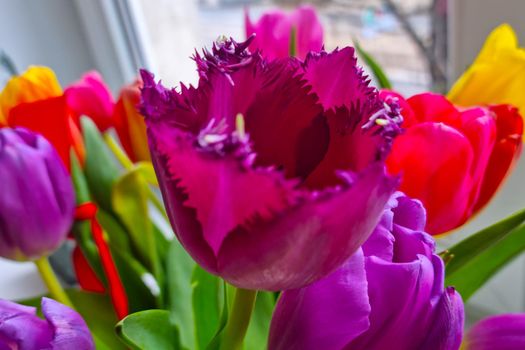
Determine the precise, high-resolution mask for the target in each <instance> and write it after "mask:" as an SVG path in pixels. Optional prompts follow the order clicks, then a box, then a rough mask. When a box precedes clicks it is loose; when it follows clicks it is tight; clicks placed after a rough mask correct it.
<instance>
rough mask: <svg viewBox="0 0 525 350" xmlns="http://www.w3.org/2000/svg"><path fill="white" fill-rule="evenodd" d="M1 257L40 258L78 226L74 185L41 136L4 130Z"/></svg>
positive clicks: (1, 143)
mask: <svg viewBox="0 0 525 350" xmlns="http://www.w3.org/2000/svg"><path fill="white" fill-rule="evenodd" d="M0 178H1V179H2V182H3V186H4V187H3V188H5V190H4V191H3V193H0V256H3V257H6V258H9V259H15V260H23V259H36V258H39V257H41V256H43V255H48V254H50V253H52V252H53V251H54V250H55V249H57V248H58V247H59V246H60V244H62V242H63V241H64V240H65V238H66V236H67V234H68V233H69V228H70V227H71V224H72V222H73V214H74V205H75V197H74V192H73V185H72V183H71V179H70V177H69V175H68V173H67V170H66V168H65V167H64V165H63V164H62V161H61V160H60V158H59V156H58V154H57V153H56V151H55V150H54V149H53V147H52V146H51V144H50V143H49V142H48V141H47V140H46V139H44V138H43V137H42V136H40V135H37V134H34V133H31V132H29V131H27V130H25V129H14V130H13V129H8V128H4V129H1V130H0Z"/></svg>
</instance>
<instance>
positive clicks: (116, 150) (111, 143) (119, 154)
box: [104, 133, 133, 170]
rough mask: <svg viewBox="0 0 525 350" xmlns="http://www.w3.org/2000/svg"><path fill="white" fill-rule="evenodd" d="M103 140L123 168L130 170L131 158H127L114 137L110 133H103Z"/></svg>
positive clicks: (131, 165) (131, 166)
mask: <svg viewBox="0 0 525 350" xmlns="http://www.w3.org/2000/svg"><path fill="white" fill-rule="evenodd" d="M104 141H105V142H106V145H108V147H109V149H110V150H111V152H113V154H114V155H115V157H116V158H117V160H118V161H119V162H120V164H122V166H123V167H124V169H126V170H130V169H131V168H133V162H132V161H131V159H129V157H128V156H127V155H126V153H124V151H123V150H122V148H120V146H119V145H118V144H117V141H115V139H114V138H113V137H111V135H110V134H108V133H105V134H104Z"/></svg>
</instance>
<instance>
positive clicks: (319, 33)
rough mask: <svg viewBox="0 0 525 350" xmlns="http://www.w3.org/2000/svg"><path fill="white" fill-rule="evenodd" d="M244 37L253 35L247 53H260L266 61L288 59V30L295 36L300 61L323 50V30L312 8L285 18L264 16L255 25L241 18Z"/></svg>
mask: <svg viewBox="0 0 525 350" xmlns="http://www.w3.org/2000/svg"><path fill="white" fill-rule="evenodd" d="M245 26H246V37H247V38H248V37H250V36H251V35H252V34H254V33H255V35H256V37H255V40H253V42H252V43H251V45H250V49H251V50H255V49H259V50H261V52H262V54H263V56H265V57H266V58H268V59H274V58H282V57H288V56H290V39H291V33H292V30H294V31H295V35H296V49H297V53H296V55H297V57H298V58H300V59H304V58H305V57H306V55H307V54H308V52H310V51H319V50H321V48H322V46H323V26H322V25H321V22H320V21H319V18H318V17H317V13H316V12H315V9H314V8H313V7H312V6H308V5H305V6H300V7H299V8H297V9H296V10H295V11H294V12H292V13H290V14H286V13H285V12H283V11H279V10H275V11H270V12H267V13H265V14H264V15H263V16H262V17H261V18H260V19H259V20H258V21H257V22H256V23H253V22H252V21H251V19H250V16H249V14H248V11H246V15H245Z"/></svg>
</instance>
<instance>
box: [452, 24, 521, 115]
mask: <svg viewBox="0 0 525 350" xmlns="http://www.w3.org/2000/svg"><path fill="white" fill-rule="evenodd" d="M448 98H449V100H450V101H452V102H453V103H454V104H456V105H460V106H464V107H469V106H474V105H490V104H502V103H505V104H511V105H514V106H516V107H518V109H519V111H520V113H521V115H525V50H524V49H522V48H520V47H518V38H517V37H516V34H515V33H514V30H513V29H512V27H511V26H509V25H508V24H503V25H501V26H499V27H497V28H496V29H495V30H494V31H493V32H492V33H491V34H490V35H489V36H488V38H487V40H486V42H485V44H484V46H483V48H482V49H481V51H480V53H479V55H478V57H477V58H476V59H475V61H474V63H473V64H472V65H471V66H470V67H469V69H467V71H465V73H463V75H462V76H461V77H460V78H459V79H458V81H457V82H456V83H455V84H454V85H453V86H452V89H451V90H450V92H449V93H448Z"/></svg>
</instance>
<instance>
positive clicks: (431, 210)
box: [387, 122, 474, 233]
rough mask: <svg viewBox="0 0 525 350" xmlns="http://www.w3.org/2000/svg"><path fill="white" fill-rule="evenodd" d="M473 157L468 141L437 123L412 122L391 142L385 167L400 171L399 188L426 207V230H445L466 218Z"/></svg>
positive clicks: (433, 231)
mask: <svg viewBox="0 0 525 350" xmlns="http://www.w3.org/2000/svg"><path fill="white" fill-rule="evenodd" d="M473 157H474V155H473V150H472V145H471V143H470V142H469V140H468V139H467V138H466V137H465V136H464V135H462V134H461V133H460V132H459V131H457V130H456V129H454V128H452V127H450V126H447V125H444V124H441V123H433V122H425V123H421V124H418V125H415V126H413V127H411V128H410V129H408V130H407V131H406V132H405V133H404V134H402V135H400V136H399V137H397V138H396V140H395V141H394V145H393V147H392V153H391V154H390V156H389V157H388V158H387V166H388V169H389V171H391V172H392V173H394V174H397V173H400V172H402V181H401V187H400V190H401V191H403V192H404V193H406V194H407V195H409V196H412V197H414V198H417V199H419V200H421V202H422V203H423V205H424V206H425V208H426V209H427V215H428V223H427V230H428V232H430V233H442V232H446V231H447V230H450V229H452V228H454V227H457V226H458V225H460V224H461V223H463V222H464V221H465V220H466V217H465V212H466V210H467V205H468V203H469V193H470V189H471V188H472V184H471V180H470V177H469V175H470V169H471V166H472V162H473Z"/></svg>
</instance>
